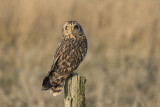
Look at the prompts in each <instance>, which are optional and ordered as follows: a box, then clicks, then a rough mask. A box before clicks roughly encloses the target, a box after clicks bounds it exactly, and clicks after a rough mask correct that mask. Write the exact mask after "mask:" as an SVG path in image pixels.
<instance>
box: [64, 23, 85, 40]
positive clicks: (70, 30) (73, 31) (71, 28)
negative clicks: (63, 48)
mask: <svg viewBox="0 0 160 107" xmlns="http://www.w3.org/2000/svg"><path fill="white" fill-rule="evenodd" d="M62 34H63V36H67V37H69V36H70V35H73V36H84V32H83V29H82V27H81V25H80V24H79V23H78V22H77V21H67V22H66V23H65V24H64V25H63V28H62Z"/></svg>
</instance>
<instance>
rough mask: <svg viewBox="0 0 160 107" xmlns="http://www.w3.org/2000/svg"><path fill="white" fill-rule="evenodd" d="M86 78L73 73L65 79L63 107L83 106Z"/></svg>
mask: <svg viewBox="0 0 160 107" xmlns="http://www.w3.org/2000/svg"><path fill="white" fill-rule="evenodd" d="M85 83H86V78H85V77H83V76H79V75H78V74H73V75H72V76H70V77H68V78H67V79H66V81H65V86H64V105H65V107H85Z"/></svg>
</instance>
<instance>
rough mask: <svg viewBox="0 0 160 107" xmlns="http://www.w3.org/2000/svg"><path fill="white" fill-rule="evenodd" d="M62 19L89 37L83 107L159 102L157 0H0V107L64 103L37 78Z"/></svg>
mask: <svg viewBox="0 0 160 107" xmlns="http://www.w3.org/2000/svg"><path fill="white" fill-rule="evenodd" d="M67 20H77V21H78V22H79V23H80V24H81V25H82V27H83V30H84V32H85V33H86V36H87V38H88V45H89V50H88V53H87V56H86V58H85V60H84V62H83V63H82V64H81V65H80V66H79V68H78V69H77V70H76V71H77V72H78V73H79V74H80V75H83V76H85V77H86V78H87V83H86V99H87V100H86V105H87V107H160V1H159V0H79V1H76V0H0V106H1V107H63V105H64V104H63V92H62V93H61V95H59V96H56V97H53V96H52V95H51V94H50V93H49V92H48V91H47V92H42V91H41V83H42V80H43V78H44V76H45V75H46V74H47V72H48V71H49V70H50V66H51V64H52V60H53V58H52V57H53V55H54V51H55V49H56V47H57V46H58V44H59V43H60V41H61V39H62V36H61V29H62V25H63V24H64V23H65V22H66V21H67Z"/></svg>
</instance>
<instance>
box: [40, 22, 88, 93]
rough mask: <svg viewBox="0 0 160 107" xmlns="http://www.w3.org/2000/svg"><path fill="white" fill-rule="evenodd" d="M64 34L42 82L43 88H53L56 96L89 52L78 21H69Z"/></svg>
mask: <svg viewBox="0 0 160 107" xmlns="http://www.w3.org/2000/svg"><path fill="white" fill-rule="evenodd" d="M62 35H63V39H62V42H61V44H60V45H59V46H58V48H57V50H56V53H55V56H54V60H53V64H52V66H51V70H50V71H49V73H48V74H47V76H46V77H45V78H44V80H43V83H42V90H49V89H51V90H52V91H53V95H54V96H56V95H58V94H60V92H61V90H62V88H63V82H64V80H65V79H66V78H67V77H68V76H69V75H71V74H72V72H73V71H74V70H75V69H77V67H78V66H79V64H80V63H81V62H82V60H83V59H84V57H85V55H86V53H87V39H86V36H85V34H84V32H83V30H82V27H81V25H80V24H79V23H78V22H77V21H67V22H66V23H65V24H64V26H63V28H62Z"/></svg>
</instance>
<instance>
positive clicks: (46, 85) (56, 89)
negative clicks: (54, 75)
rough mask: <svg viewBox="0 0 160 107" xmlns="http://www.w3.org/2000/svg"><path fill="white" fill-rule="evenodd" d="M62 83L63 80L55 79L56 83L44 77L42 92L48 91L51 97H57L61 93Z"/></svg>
mask: <svg viewBox="0 0 160 107" xmlns="http://www.w3.org/2000/svg"><path fill="white" fill-rule="evenodd" d="M63 81H64V80H63V79H57V80H56V81H50V79H49V77H48V76H46V77H45V78H44V80H43V83H42V90H49V89H50V90H52V92H53V96H57V95H59V94H60V93H61V91H62V88H63ZM51 82H52V83H51Z"/></svg>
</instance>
